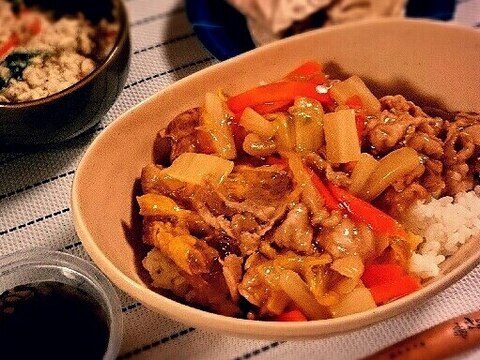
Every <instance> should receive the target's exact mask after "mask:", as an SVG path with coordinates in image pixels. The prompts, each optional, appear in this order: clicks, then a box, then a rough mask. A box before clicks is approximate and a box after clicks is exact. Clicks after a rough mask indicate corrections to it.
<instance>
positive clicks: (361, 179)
mask: <svg viewBox="0 0 480 360" xmlns="http://www.w3.org/2000/svg"><path fill="white" fill-rule="evenodd" d="M377 165H378V160H376V159H375V158H374V157H373V156H372V155H370V154H368V153H362V154H361V155H360V158H359V159H358V161H357V164H356V165H355V167H354V168H353V171H352V176H351V177H350V180H351V183H350V186H349V188H348V191H350V192H351V193H352V194H353V195H358V193H359V192H360V190H361V189H362V188H363V186H364V185H365V183H366V181H367V179H368V177H369V176H370V175H371V174H372V172H373V171H374V170H375V169H376V167H377Z"/></svg>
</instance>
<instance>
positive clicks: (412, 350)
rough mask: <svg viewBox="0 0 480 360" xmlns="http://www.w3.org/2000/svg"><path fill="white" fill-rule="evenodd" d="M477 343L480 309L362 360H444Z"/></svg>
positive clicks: (479, 330) (479, 329)
mask: <svg viewBox="0 0 480 360" xmlns="http://www.w3.org/2000/svg"><path fill="white" fill-rule="evenodd" d="M476 345H480V311H475V312H471V313H469V314H464V315H461V316H458V317H456V318H453V319H450V320H447V321H445V322H442V323H440V324H438V325H435V326H433V327H431V328H430V329H427V330H425V331H422V332H420V333H418V334H415V335H413V336H411V337H409V338H407V339H405V340H403V341H400V342H398V343H396V344H394V345H392V346H390V347H388V348H385V349H383V350H380V351H379V352H377V353H375V354H373V355H370V356H368V357H366V358H365V359H364V360H383V359H389V360H391V359H395V360H399V359H401V360H408V359H412V360H413V359H444V358H446V357H448V356H452V355H456V354H459V353H460V352H462V351H465V350H468V349H470V348H472V347H474V346H476Z"/></svg>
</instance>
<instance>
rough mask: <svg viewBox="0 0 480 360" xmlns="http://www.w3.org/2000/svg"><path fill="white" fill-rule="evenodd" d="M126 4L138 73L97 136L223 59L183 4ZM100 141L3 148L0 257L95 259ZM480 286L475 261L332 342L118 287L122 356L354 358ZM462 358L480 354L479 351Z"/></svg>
mask: <svg viewBox="0 0 480 360" xmlns="http://www.w3.org/2000/svg"><path fill="white" fill-rule="evenodd" d="M125 3H126V6H127V8H128V12H129V16H130V23H131V38H132V45H133V54H132V62H131V67H130V73H129V77H128V80H127V84H126V86H125V88H124V91H123V92H122V94H121V95H120V97H119V98H118V100H117V101H116V103H115V104H114V105H113V107H112V108H111V110H110V111H109V112H108V113H107V114H106V116H105V117H104V118H103V120H102V121H101V123H100V124H99V125H98V126H97V127H96V128H95V132H94V135H93V137H95V136H96V135H97V134H98V133H100V132H101V131H102V129H104V128H105V127H106V126H107V125H108V124H109V123H110V122H112V121H113V120H114V119H116V118H117V117H118V116H119V115H120V114H122V113H124V112H125V111H127V110H128V109H130V108H131V107H133V106H134V105H136V104H138V103H139V102H140V101H142V100H144V99H145V98H147V97H148V96H150V95H152V94H154V93H155V92H157V91H159V90H160V89H163V88H165V87H166V86H168V85H169V84H171V83H173V82H174V81H176V80H177V79H179V78H183V77H185V76H187V75H189V74H192V73H194V72H196V71H198V70H200V69H203V68H205V67H208V66H211V65H214V64H215V63H217V60H216V59H215V58H214V57H213V56H212V55H211V54H209V53H208V51H207V50H205V49H204V48H203V46H202V44H201V43H200V42H199V40H198V38H197V37H196V35H195V33H194V32H193V31H192V28H191V25H190V23H189V22H188V19H187V16H186V13H185V5H184V3H183V2H182V1H181V0H157V1H152V0H125ZM453 21H455V22H458V23H462V24H464V25H467V26H476V27H479V26H480V0H457V9H456V13H455V16H454V19H453ZM479 31H480V30H479ZM93 137H92V135H91V133H90V134H89V135H83V136H80V137H78V138H77V139H75V140H73V141H70V142H68V143H66V144H62V145H58V146H55V147H52V148H50V149H48V150H42V151H38V152H33V153H12V152H9V153H0V255H5V254H9V253H13V252H15V251H19V250H22V249H29V248H33V247H38V246H42V247H48V248H52V249H58V250H63V251H65V252H68V253H70V254H73V255H76V256H79V257H81V258H85V259H88V255H87V254H86V252H85V250H84V248H83V246H82V244H81V242H80V240H79V238H78V237H77V235H76V234H75V230H74V227H73V223H72V219H71V213H70V207H69V206H70V187H71V184H72V179H73V175H74V174H75V169H76V167H77V164H78V162H79V160H80V158H81V157H82V155H83V153H84V151H85V150H86V148H87V147H88V145H89V144H90V143H91V142H92V140H93ZM479 289H480V267H477V268H476V269H474V270H473V271H472V272H471V273H469V274H468V275H467V276H466V277H465V278H463V279H461V280H460V281H459V282H457V283H456V284H455V285H453V286H451V287H450V288H448V289H447V290H445V291H443V292H441V293H440V294H439V295H437V296H435V297H434V298H433V299H431V300H429V301H428V302H426V303H424V304H423V305H420V306H419V307H418V308H417V309H415V310H413V311H410V312H407V313H405V314H403V315H400V316H397V317H395V318H393V319H390V320H387V321H384V322H382V323H379V324H376V325H373V326H371V327H368V328H366V329H363V330H360V331H355V332H352V333H349V334H344V335H339V336H334V337H330V338H327V339H320V340H311V341H287V342H279V341H274V342H272V341H259V340H249V339H243V338H235V337H229V336H224V335H222V334H217V333H212V332H207V331H204V330H202V329H195V328H191V327H189V326H188V325H185V324H180V323H177V322H175V321H172V320H169V319H168V318H165V317H163V316H160V315H158V314H156V313H154V312H152V311H150V310H148V309H147V308H145V307H144V306H142V304H140V303H138V302H137V301H136V300H134V299H132V298H130V297H129V296H127V295H126V294H124V293H122V292H121V291H119V295H120V297H121V301H122V306H123V309H122V310H123V317H124V323H125V333H124V338H123V346H122V350H121V352H120V358H121V359H129V358H135V359H249V358H256V359H259V360H260V359H310V358H312V359H355V358H359V357H362V356H365V355H367V354H369V353H371V352H374V351H376V350H378V349H380V348H383V347H385V346H387V345H389V344H391V343H394V342H397V341H399V340H401V339H403V338H405V337H408V336H410V335H412V334H414V333H416V332H419V331H421V330H423V329H426V328H428V327H430V326H433V325H435V324H437V323H439V322H441V321H443V320H446V319H448V318H451V317H453V316H455V315H459V314H462V313H466V312H470V311H474V310H479V304H480V291H479ZM72 341H75V339H72ZM0 354H1V349H0ZM0 356H1V355H0ZM459 358H460V359H479V358H480V348H478V349H475V350H472V351H470V352H468V353H466V354H463V355H461V356H460V357H459Z"/></svg>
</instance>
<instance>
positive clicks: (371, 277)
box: [362, 263, 406, 287]
mask: <svg viewBox="0 0 480 360" xmlns="http://www.w3.org/2000/svg"><path fill="white" fill-rule="evenodd" d="M405 275H406V273H405V270H404V269H403V268H402V267H401V266H400V265H398V264H392V263H387V264H369V265H366V266H365V270H364V271H363V274H362V281H363V283H364V284H365V286H366V287H371V286H376V285H381V284H386V283H388V282H390V281H392V280H393V279H399V278H401V277H402V276H405Z"/></svg>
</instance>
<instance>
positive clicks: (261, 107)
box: [252, 100, 293, 115]
mask: <svg viewBox="0 0 480 360" xmlns="http://www.w3.org/2000/svg"><path fill="white" fill-rule="evenodd" d="M292 104H293V100H285V101H274V102H270V103H265V104H258V105H254V106H253V107H252V109H253V110H255V111H256V112H257V113H259V114H262V115H263V114H270V113H274V112H279V111H285V110H287V109H288V107H289V106H290V105H292Z"/></svg>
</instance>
